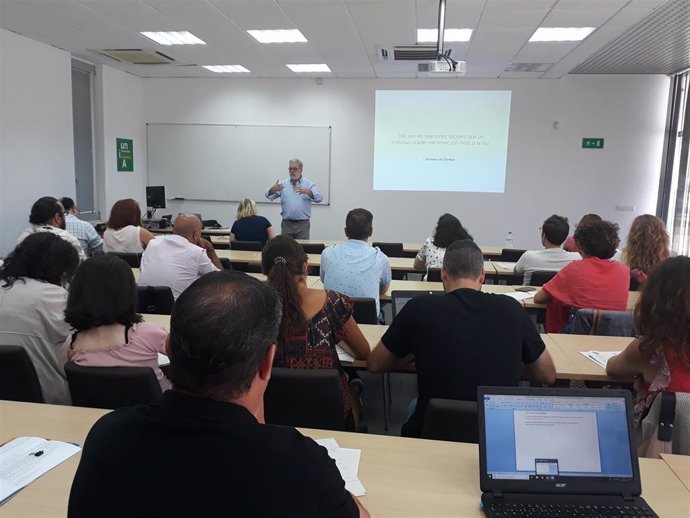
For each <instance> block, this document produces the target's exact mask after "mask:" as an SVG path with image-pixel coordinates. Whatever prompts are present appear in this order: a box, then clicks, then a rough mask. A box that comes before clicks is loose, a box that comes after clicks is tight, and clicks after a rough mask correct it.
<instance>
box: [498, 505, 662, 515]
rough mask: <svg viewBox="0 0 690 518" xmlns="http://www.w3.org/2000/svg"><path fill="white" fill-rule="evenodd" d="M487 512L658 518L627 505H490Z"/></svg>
mask: <svg viewBox="0 0 690 518" xmlns="http://www.w3.org/2000/svg"><path fill="white" fill-rule="evenodd" d="M487 510H488V511H489V513H488V514H489V516H492V517H495V518H561V517H562V518H566V517H567V518H570V517H573V518H614V517H615V518H646V517H654V516H656V515H655V514H654V513H653V512H652V511H651V510H649V509H645V508H643V507H635V506H627V505H620V506H601V505H577V504H570V505H567V504H565V505H552V504H529V503H506V504H495V503H494V504H489V505H488V507H487Z"/></svg>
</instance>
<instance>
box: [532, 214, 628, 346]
mask: <svg viewBox="0 0 690 518" xmlns="http://www.w3.org/2000/svg"><path fill="white" fill-rule="evenodd" d="M575 243H576V244H577V248H578V251H579V252H580V254H581V255H582V260H581V261H573V262H572V263H570V264H569V265H567V266H565V267H564V268H563V269H561V270H560V271H559V272H558V273H557V274H556V276H555V277H554V278H553V279H551V280H550V281H549V282H547V283H546V284H545V285H544V287H543V288H542V290H541V291H539V292H538V293H537V294H536V295H535V296H534V302H536V303H537V304H546V305H547V306H546V332H547V333H560V332H562V331H563V330H564V329H565V327H566V326H567V325H568V321H569V318H570V312H571V310H572V309H602V310H608V311H625V310H626V309H627V307H628V288H629V286H630V269H629V268H628V267H627V266H625V265H624V264H621V263H619V262H617V261H611V260H610V259H611V258H612V257H613V256H614V254H615V253H616V247H617V246H618V243H620V239H619V238H618V225H616V224H615V223H611V222H609V221H592V222H589V223H586V224H582V223H580V225H578V227H577V230H576V231H575Z"/></svg>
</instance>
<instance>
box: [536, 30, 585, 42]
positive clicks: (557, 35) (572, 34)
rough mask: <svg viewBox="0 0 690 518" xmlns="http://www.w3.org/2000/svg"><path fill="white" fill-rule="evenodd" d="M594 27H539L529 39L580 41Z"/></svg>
mask: <svg viewBox="0 0 690 518" xmlns="http://www.w3.org/2000/svg"><path fill="white" fill-rule="evenodd" d="M594 29H595V28H594V27H539V28H538V29H537V30H536V31H535V32H534V34H532V37H531V38H530V39H529V41H582V40H584V39H585V38H586V37H587V36H589V35H590V34H591V33H592V31H593V30H594Z"/></svg>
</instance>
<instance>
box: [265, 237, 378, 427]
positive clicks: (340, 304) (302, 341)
mask: <svg viewBox="0 0 690 518" xmlns="http://www.w3.org/2000/svg"><path fill="white" fill-rule="evenodd" d="M261 265H262V268H263V271H264V273H265V274H266V275H267V276H268V284H269V285H270V286H272V287H273V288H275V289H276V290H277V291H278V292H279V293H280V295H281V298H282V300H283V321H282V323H281V325H280V331H279V334H278V344H277V348H276V355H275V358H274V360H273V366H274V367H287V368H290V369H338V370H339V371H340V378H341V380H342V386H343V402H344V407H345V416H344V417H345V421H346V423H348V424H349V427H351V428H352V429H356V427H357V424H358V417H359V415H358V410H359V407H358V403H359V400H358V398H356V397H355V396H354V394H351V393H350V391H349V390H348V381H347V375H346V374H345V371H344V370H343V368H342V366H341V365H340V360H339V359H338V352H337V351H336V349H335V346H336V344H337V343H339V342H340V341H341V340H342V342H344V344H341V346H343V345H344V347H343V348H344V349H345V350H346V352H348V353H350V354H351V355H352V356H353V357H354V358H356V359H358V360H366V359H367V357H368V356H369V353H370V352H371V348H370V346H369V342H367V339H366V338H365V337H364V335H363V334H362V331H361V330H360V329H359V327H358V326H357V322H355V319H354V318H352V299H351V298H350V297H348V296H346V295H343V294H342V293H337V292H335V291H328V290H322V289H311V288H308V287H307V254H305V253H304V249H303V248H302V245H300V244H299V243H298V242H297V241H295V240H294V239H292V238H291V237H287V236H278V237H276V238H275V239H272V240H271V241H269V242H268V243H267V244H266V247H265V248H264V250H263V252H262V254H261ZM353 410H354V413H353Z"/></svg>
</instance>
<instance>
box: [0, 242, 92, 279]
mask: <svg viewBox="0 0 690 518" xmlns="http://www.w3.org/2000/svg"><path fill="white" fill-rule="evenodd" d="M78 264H79V254H78V253H77V251H76V249H75V248H74V247H73V246H72V245H71V244H70V243H68V242H67V241H65V240H64V239H62V238H61V237H58V236H56V235H55V234H53V233H52V232H36V233H35V234H31V235H29V236H27V237H26V239H24V241H22V242H21V243H19V244H18V245H17V247H16V248H15V249H14V250H13V251H12V253H11V254H10V255H9V256H8V257H7V259H5V264H4V265H3V267H2V269H0V281H3V285H2V287H3V288H11V287H12V286H13V285H14V283H15V282H16V281H17V280H23V279H35V280H37V281H45V282H49V283H50V284H55V285H57V286H61V285H63V284H65V283H66V282H68V281H69V280H70V279H71V278H72V275H74V270H75V269H76V268H77V265H78Z"/></svg>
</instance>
